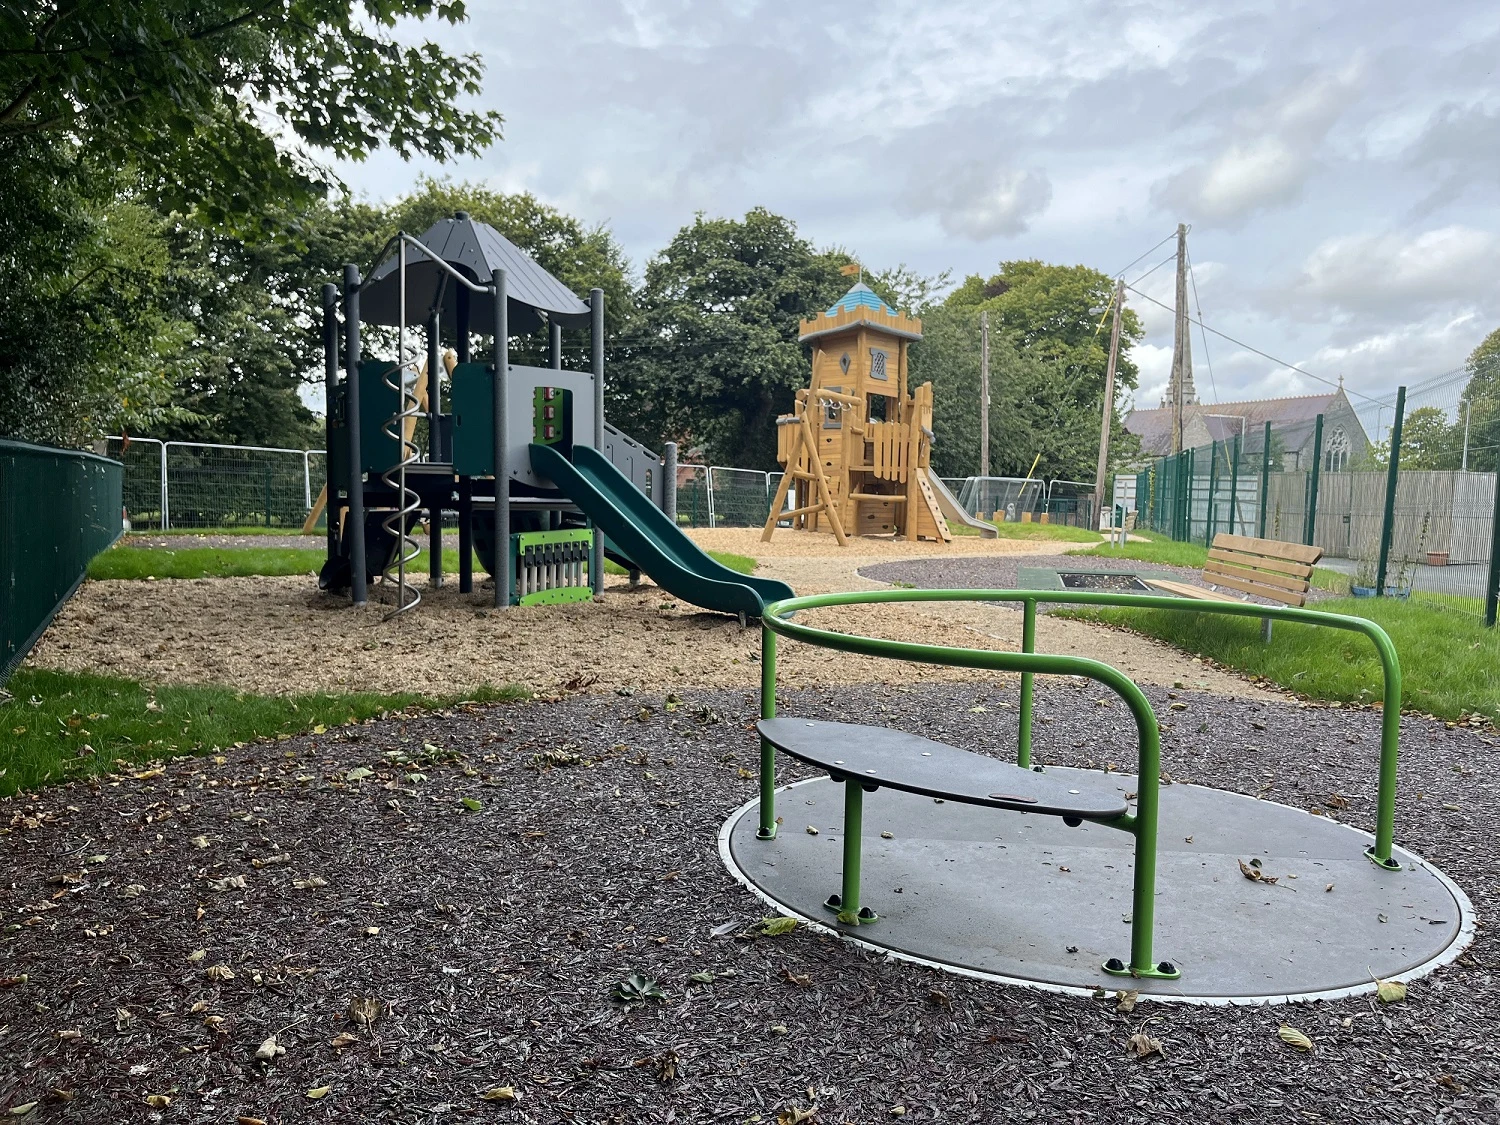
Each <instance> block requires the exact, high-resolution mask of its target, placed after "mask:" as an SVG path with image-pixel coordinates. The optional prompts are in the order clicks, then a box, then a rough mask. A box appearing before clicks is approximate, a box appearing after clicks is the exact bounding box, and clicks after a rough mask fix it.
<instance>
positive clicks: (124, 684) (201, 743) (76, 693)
mask: <svg viewBox="0 0 1500 1125" xmlns="http://www.w3.org/2000/svg"><path fill="white" fill-rule="evenodd" d="M6 690H7V691H8V692H10V693H11V694H12V698H11V699H10V700H9V701H8V702H5V703H0V742H3V743H4V744H5V746H6V748H7V753H6V755H5V768H4V770H3V772H0V795H9V794H12V793H15V792H17V791H20V790H26V789H34V788H36V787H37V786H39V785H45V784H47V783H48V782H54V781H64V780H70V779H72V778H82V777H91V776H94V775H97V774H103V773H110V772H112V771H115V770H118V769H122V768H127V767H132V766H141V765H144V764H146V763H148V762H152V761H156V760H158V759H162V758H170V757H175V756H177V755H182V754H203V753H213V752H214V751H216V750H220V749H223V748H226V747H230V746H233V745H235V743H237V742H251V741H253V740H255V739H260V738H275V737H277V736H280V735H293V734H301V733H303V732H305V731H318V729H319V728H320V727H321V728H325V729H326V728H331V727H336V726H341V725H343V724H345V723H351V722H356V721H358V720H360V719H368V718H373V717H375V716H378V715H381V714H384V713H387V712H390V711H399V710H403V709H405V708H408V707H413V706H421V707H444V706H451V705H453V704H454V703H457V702H460V701H461V700H472V701H474V702H478V703H493V702H511V701H514V700H518V699H529V698H531V691H530V689H529V688H524V687H520V686H518V685H509V686H507V687H502V688H476V689H475V690H474V691H473V692H470V693H466V694H464V695H462V696H445V697H431V696H421V695H416V694H411V693H402V694H399V695H380V694H374V693H357V694H350V695H299V696H285V697H283V696H265V695H251V694H249V693H247V692H242V691H235V690H234V689H233V688H228V687H219V686H212V685H210V686H161V687H148V686H146V685H145V684H140V683H137V682H135V681H134V680H122V679H115V678H112V677H107V676H93V675H85V674H80V673H75V672H53V671H48V670H45V669H39V668H21V669H19V670H18V671H17V672H16V674H15V675H14V676H12V677H11V680H10V683H8V684H7V685H6ZM0 698H3V696H0ZM117 762H118V763H121V764H117Z"/></svg>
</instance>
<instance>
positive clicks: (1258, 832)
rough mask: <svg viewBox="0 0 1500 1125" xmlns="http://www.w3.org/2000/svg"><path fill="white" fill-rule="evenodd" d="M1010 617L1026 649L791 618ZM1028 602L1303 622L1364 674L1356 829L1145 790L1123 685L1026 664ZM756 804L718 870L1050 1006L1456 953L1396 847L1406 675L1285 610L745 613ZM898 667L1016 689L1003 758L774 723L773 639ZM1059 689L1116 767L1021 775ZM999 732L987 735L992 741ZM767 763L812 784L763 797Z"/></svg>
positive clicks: (811, 917)
mask: <svg viewBox="0 0 1500 1125" xmlns="http://www.w3.org/2000/svg"><path fill="white" fill-rule="evenodd" d="M953 601H1017V602H1020V603H1021V605H1022V610H1023V624H1022V641H1021V651H1020V652H1019V653H1015V652H1002V651H995V650H981V649H959V648H948V647H944V646H939V645H926V644H916V643H912V642H904V641H890V640H884V639H881V638H877V637H868V636H860V635H858V634H856V633H848V632H842V631H835V630H830V629H828V628H823V627H818V626H813V625H809V624H806V623H804V622H797V621H794V620H792V618H793V617H794V616H795V615H796V614H798V613H800V612H802V611H805V610H814V609H826V608H832V607H845V608H852V607H856V606H860V605H866V604H871V603H890V602H953ZM1041 604H1049V605H1050V604H1063V605H1068V604H1074V605H1078V604H1083V605H1103V606H1108V605H1114V606H1139V607H1142V608H1151V609H1158V610H1171V611H1187V612H1197V613H1213V614H1217V615H1222V616H1229V617H1250V618H1262V619H1265V620H1271V619H1274V620H1281V621H1291V622H1297V623H1299V624H1302V625H1318V626H1324V627H1328V628H1334V629H1338V630H1341V631H1347V632H1353V633H1357V634H1361V635H1363V636H1364V637H1366V638H1367V639H1368V640H1369V641H1370V642H1371V643H1372V644H1373V645H1374V647H1375V651H1376V655H1377V656H1378V658H1379V660H1380V664H1381V674H1382V679H1383V681H1384V683H1383V691H1382V693H1381V712H1380V720H1379V721H1380V729H1381V735H1380V743H1381V749H1380V755H1379V759H1378V762H1377V763H1375V764H1376V766H1377V772H1378V793H1377V795H1376V800H1375V832H1374V835H1373V836H1368V835H1366V834H1364V833H1363V832H1359V831H1356V830H1355V829H1353V828H1351V827H1349V826H1347V825H1344V824H1341V823H1338V822H1337V821H1335V820H1333V819H1332V818H1330V817H1328V816H1315V815H1313V814H1312V813H1309V812H1304V811H1303V810H1301V809H1295V808H1291V807H1289V806H1286V805H1280V804H1276V803H1274V802H1271V801H1263V800H1258V799H1256V798H1253V797H1248V796H1245V795H1242V794H1237V793H1231V792H1227V791H1224V790H1219V789H1212V788H1208V787H1205V786H1201V785H1181V784H1163V783H1162V781H1161V735H1160V724H1159V723H1158V721H1157V718H1156V715H1155V713H1154V711H1153V710H1152V707H1151V703H1150V701H1149V700H1148V699H1147V698H1146V696H1145V694H1144V693H1143V692H1142V691H1141V689H1140V687H1139V686H1138V685H1137V684H1135V683H1134V682H1133V681H1131V680H1130V679H1129V677H1127V676H1125V675H1124V674H1123V673H1122V672H1120V671H1119V670H1118V669H1116V668H1113V667H1111V666H1109V665H1107V664H1104V663H1102V662H1100V661H1097V660H1090V659H1088V658H1085V657H1077V656H1061V655H1051V654H1042V653H1038V652H1036V651H1035V637H1036V614H1037V611H1038V606H1039V605H1041ZM761 623H762V630H761V721H760V722H759V723H757V724H756V729H757V731H758V732H759V734H760V747H761V750H760V765H761V769H760V794H759V797H758V798H757V800H755V801H753V802H751V803H750V804H748V805H746V806H745V807H743V808H741V809H739V810H738V811H736V812H735V813H734V814H733V815H732V816H730V818H729V819H728V821H727V822H726V823H725V825H724V827H723V830H722V831H721V833H720V841H719V842H720V851H721V853H722V855H723V858H724V862H725V864H726V866H727V867H728V868H729V870H730V871H731V872H732V873H733V874H734V875H735V877H736V878H738V879H739V880H740V881H741V882H742V883H744V884H745V886H747V887H748V888H749V889H750V890H752V891H753V892H755V893H756V894H757V895H759V896H760V897H761V898H763V899H764V900H765V901H766V902H768V903H771V904H773V905H774V906H776V907H777V908H779V909H780V910H782V911H783V912H785V913H788V914H791V915H794V916H798V917H801V918H803V919H806V920H807V921H809V922H812V923H818V924H822V925H825V926H827V927H829V928H831V929H833V930H834V931H835V932H838V933H841V934H843V935H844V936H845V937H846V938H848V939H849V940H851V941H855V942H858V943H860V944H862V945H865V946H867V947H870V948H873V949H878V950H883V951H885V952H887V953H889V954H891V955H893V956H896V957H903V958H907V959H910V960H915V961H919V962H922V963H924V964H930V965H935V966H938V967H942V968H946V969H950V970H953V971H955V972H960V973H966V974H970V975H975V976H981V977H986V978H989V979H995V980H1001V981H1006V982H1011V983H1017V984H1027V985H1032V986H1035V987H1039V988H1046V989H1052V990H1058V991H1076V992H1082V993H1090V992H1094V991H1096V990H1099V989H1136V990H1139V991H1140V992H1141V993H1142V994H1143V995H1148V996H1151V997H1153V998H1157V999H1162V1000H1169V999H1171V1000H1185V1001H1195V1002H1199V1003H1220V1004H1224V1003H1274V1002H1278V1001H1287V1000H1298V999H1313V998H1332V997H1337V996H1344V995H1350V994H1354V993H1359V992H1365V991H1373V990H1374V989H1375V988H1376V987H1377V980H1392V979H1395V980H1410V979H1412V978H1414V977H1418V976H1421V975H1423V974H1425V973H1427V972H1430V971H1432V970H1433V969H1435V968H1437V967H1438V966H1440V965H1443V964H1446V963H1448V962H1450V961H1452V960H1453V959H1454V958H1456V957H1457V956H1458V955H1459V954H1460V953H1461V952H1462V951H1463V950H1464V948H1465V947H1467V946H1468V944H1469V943H1470V942H1471V941H1472V940H1473V936H1474V924H1475V923H1474V914H1473V909H1472V907H1471V906H1470V903H1469V900H1468V898H1467V897H1466V896H1465V895H1464V893H1463V891H1462V890H1461V889H1459V887H1458V886H1457V885H1456V884H1454V883H1453V881H1452V880H1450V879H1449V878H1448V877H1447V876H1445V875H1444V874H1443V873H1442V872H1440V871H1438V870H1437V869H1436V868H1434V867H1433V866H1432V865H1431V864H1428V863H1426V862H1425V861H1424V860H1422V859H1421V858H1420V857H1419V856H1416V855H1413V854H1412V853H1410V852H1408V851H1405V850H1403V849H1401V848H1399V847H1397V846H1396V845H1395V832H1396V825H1395V820H1396V786H1397V774H1398V769H1399V758H1400V716H1401V700H1402V695H1401V667H1400V661H1399V659H1398V658H1397V655H1396V650H1395V647H1394V645H1392V644H1391V640H1390V637H1389V636H1387V635H1386V633H1385V631H1384V630H1382V629H1381V628H1380V627H1379V626H1378V625H1376V624H1375V623H1373V622H1370V621H1366V620H1364V619H1362V618H1357V617H1351V616H1346V615H1341V614H1330V613H1324V612H1320V611H1317V610H1310V609H1305V608H1301V607H1291V606H1266V605H1260V604H1254V603H1245V602H1232V601H1215V602H1199V601H1185V600H1183V599H1178V598H1174V597H1160V596H1156V595H1143V594H1134V593H1119V592H1105V591H1082V590H1080V591H1072V590H886V591H860V592H849V593H842V594H817V595H811V596H806V597H799V598H791V599H788V600H786V601H782V602H776V603H773V604H771V605H768V606H766V607H764V612H763V614H762V619H761ZM780 636H786V637H789V638H792V639H795V640H798V641H802V642H805V643H809V644H813V645H817V646H820V647H824V648H829V649H833V650H837V651H845V652H857V653H866V654H870V655H876V656H885V657H890V658H892V659H895V660H908V661H918V662H924V663H931V664H948V665H958V666H963V667H970V668H976V669H989V670H993V671H996V672H1019V673H1020V680H1021V689H1020V706H1019V709H1018V724H1017V726H1016V728H1015V729H1014V736H1015V743H1014V745H1015V757H1014V760H1013V761H1001V760H999V759H997V758H995V757H993V756H991V755H989V754H976V753H974V752H972V751H968V750H964V749H962V748H958V747H953V746H948V745H945V744H943V743H939V742H934V741H932V740H930V739H926V738H923V737H921V736H920V735H918V734H915V733H911V732H901V731H896V730H891V729H887V728H884V727H875V726H869V725H863V724H859V723H850V722H828V721H824V720H823V719H821V718H818V717H815V716H799V717H796V718H792V717H777V699H776V664H777V639H778V637H780ZM1038 674H1041V675H1064V676H1078V677H1083V678H1085V679H1088V680H1093V681H1095V682H1097V683H1099V684H1100V685H1101V686H1103V687H1105V688H1106V689H1108V690H1110V691H1112V692H1114V693H1115V694H1116V695H1118V696H1119V697H1120V698H1121V699H1122V700H1123V701H1124V703H1125V704H1126V709H1127V710H1128V712H1129V715H1130V719H1131V721H1132V723H1133V725H1134V727H1135V735H1136V740H1137V754H1136V758H1137V766H1136V772H1135V773H1134V774H1124V773H1104V772H1102V771H1099V770H1081V769H1070V768H1067V767H1060V766H1049V767H1046V768H1042V767H1040V766H1033V764H1032V758H1031V750H1032V747H1031V728H1032V708H1033V691H1034V686H1033V682H1034V679H1035V677H1036V676H1037V675H1038ZM1010 733H1011V732H1010V731H1006V730H1003V729H1002V730H997V731H996V732H995V735H996V737H995V739H993V740H991V741H990V747H991V748H993V747H994V746H995V745H996V744H1000V745H1003V744H1004V743H1005V742H1006V741H1007V736H1008V735H1009V734H1010ZM778 753H782V754H788V755H790V756H791V757H793V758H796V759H799V760H801V761H802V762H803V763H805V764H807V765H810V766H812V767H814V768H815V769H818V770H819V771H822V772H823V773H824V776H821V777H818V778H814V779H812V780H809V781H803V782H799V783H797V784H795V785H791V786H786V787H777V786H776V784H775V777H776V761H777V755H778Z"/></svg>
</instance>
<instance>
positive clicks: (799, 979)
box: [781, 969, 812, 988]
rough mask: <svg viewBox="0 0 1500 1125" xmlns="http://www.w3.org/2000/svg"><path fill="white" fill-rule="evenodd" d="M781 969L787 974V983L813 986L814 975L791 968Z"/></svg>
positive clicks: (802, 986) (799, 986)
mask: <svg viewBox="0 0 1500 1125" xmlns="http://www.w3.org/2000/svg"><path fill="white" fill-rule="evenodd" d="M781 971H782V973H784V974H785V975H786V982H787V984H795V985H796V986H797V987H798V988H811V987H812V977H810V976H807V975H805V974H802V973H794V972H792V970H791V969H782V970H781Z"/></svg>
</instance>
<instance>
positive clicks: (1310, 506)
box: [1302, 414, 1323, 547]
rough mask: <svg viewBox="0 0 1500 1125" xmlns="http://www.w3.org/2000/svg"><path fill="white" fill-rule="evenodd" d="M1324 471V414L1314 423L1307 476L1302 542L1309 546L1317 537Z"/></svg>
mask: <svg viewBox="0 0 1500 1125" xmlns="http://www.w3.org/2000/svg"><path fill="white" fill-rule="evenodd" d="M1322 472H1323V415H1321V414H1319V415H1318V419H1317V421H1316V422H1314V423H1313V459H1312V472H1311V473H1309V474H1308V476H1307V505H1306V507H1307V522H1306V524H1305V525H1304V526H1303V528H1302V542H1304V543H1306V544H1307V545H1308V546H1309V547H1311V546H1312V545H1313V540H1314V539H1315V538H1317V529H1318V482H1319V479H1320V477H1321V475H1322Z"/></svg>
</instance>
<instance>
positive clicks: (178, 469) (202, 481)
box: [107, 438, 327, 531]
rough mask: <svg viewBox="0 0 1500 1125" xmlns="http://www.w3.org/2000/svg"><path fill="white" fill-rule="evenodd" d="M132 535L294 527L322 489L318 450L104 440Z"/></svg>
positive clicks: (321, 457) (321, 460)
mask: <svg viewBox="0 0 1500 1125" xmlns="http://www.w3.org/2000/svg"><path fill="white" fill-rule="evenodd" d="M107 450H108V452H109V454H110V456H112V457H117V458H119V459H120V460H121V461H122V462H123V463H124V465H125V509H126V512H127V514H128V515H129V518H130V521H131V526H132V527H134V528H137V529H139V528H144V527H156V528H160V529H162V530H164V531H165V530H168V529H170V528H194V527H252V526H253V527H286V528H293V527H298V528H300V527H301V525H302V521H303V520H304V519H305V518H306V516H307V513H308V511H309V509H311V508H312V503H313V498H314V497H315V496H317V494H318V493H319V492H321V491H322V489H323V484H324V482H325V480H326V479H327V478H326V475H325V474H326V471H327V460H326V457H325V455H324V452H323V450H321V449H310V450H309V449H277V448H273V447H266V446H255V445H212V444H209V443H205V442H193V441H168V442H161V441H156V440H154V439H150V438H129V439H126V438H110V439H109V441H108V443H107Z"/></svg>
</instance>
